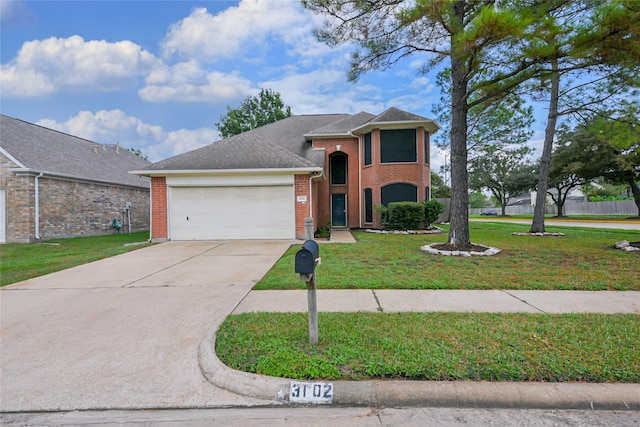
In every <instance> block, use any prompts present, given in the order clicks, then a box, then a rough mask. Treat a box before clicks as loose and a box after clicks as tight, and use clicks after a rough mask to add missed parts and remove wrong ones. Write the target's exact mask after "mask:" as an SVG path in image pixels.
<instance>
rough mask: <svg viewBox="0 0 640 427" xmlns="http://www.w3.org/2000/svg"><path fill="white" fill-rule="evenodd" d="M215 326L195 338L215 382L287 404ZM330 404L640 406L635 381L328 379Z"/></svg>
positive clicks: (281, 390)
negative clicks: (227, 349)
mask: <svg viewBox="0 0 640 427" xmlns="http://www.w3.org/2000/svg"><path fill="white" fill-rule="evenodd" d="M216 332H217V330H212V331H211V332H209V333H208V334H207V335H206V336H205V337H204V338H203V339H202V341H200V345H199V346H198V362H199V364H200V369H201V371H202V373H203V375H204V376H205V377H206V378H207V380H208V381H209V382H210V383H211V384H213V385H215V386H216V387H219V388H222V389H225V390H228V391H231V392H234V393H236V394H240V395H243V396H248V397H253V398H258V399H263V400H269V401H271V402H272V404H290V405H294V404H296V403H292V402H290V401H289V387H290V384H291V381H292V380H290V379H287V378H277V377H270V376H265V375H257V374H252V373H248V372H242V371H237V370H235V369H231V368H229V367H228V366H226V365H225V364H223V363H222V362H221V361H220V359H218V356H217V355H216V353H215V340H216ZM333 390H334V392H333V400H332V402H331V403H330V404H333V405H342V406H426V407H456V408H513V409H600V410H640V384H610V383H543V382H531V383H519V382H488V381H410V380H372V381H334V382H333Z"/></svg>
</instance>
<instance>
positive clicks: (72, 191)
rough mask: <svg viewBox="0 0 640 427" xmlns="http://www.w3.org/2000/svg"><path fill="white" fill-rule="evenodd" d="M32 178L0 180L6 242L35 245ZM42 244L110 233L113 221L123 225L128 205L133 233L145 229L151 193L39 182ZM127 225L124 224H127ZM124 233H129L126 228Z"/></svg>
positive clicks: (44, 179) (68, 182)
mask: <svg viewBox="0 0 640 427" xmlns="http://www.w3.org/2000/svg"><path fill="white" fill-rule="evenodd" d="M35 181H36V176H35V175H34V174H28V175H23V176H15V175H10V174H8V175H7V176H5V178H4V183H5V188H6V209H7V211H6V217H7V218H6V240H7V242H22V243H27V242H33V241H35V240H37V239H36V231H37V230H36V225H35V221H36V208H35V199H36V198H35V193H36V191H35ZM38 181H39V183H38V187H39V203H40V215H39V226H40V230H39V233H40V238H41V239H42V240H48V239H54V238H68V237H78V236H96V235H102V234H110V233H114V232H115V230H114V229H113V228H112V221H113V219H114V218H116V217H118V218H119V220H120V221H121V223H123V215H124V213H123V212H122V208H124V207H125V203H126V202H131V203H132V209H131V231H144V230H148V229H149V191H148V190H146V189H135V188H129V187H118V186H110V185H103V184H96V183H87V182H81V181H71V180H63V179H56V178H50V177H47V176H46V175H45V176H43V177H41V178H39V180H38ZM125 223H126V222H125ZM125 231H128V227H127V228H126V230H125Z"/></svg>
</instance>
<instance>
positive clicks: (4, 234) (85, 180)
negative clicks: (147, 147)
mask: <svg viewBox="0 0 640 427" xmlns="http://www.w3.org/2000/svg"><path fill="white" fill-rule="evenodd" d="M149 164H150V163H149V162H148V161H146V160H144V159H142V158H140V157H138V156H136V155H135V154H133V153H132V152H130V151H128V150H125V149H123V148H120V147H119V146H118V145H105V144H97V143H95V142H92V141H88V140H86V139H82V138H78V137H75V136H72V135H68V134H65V133H62V132H58V131H55V130H52V129H47V128H45V127H42V126H38V125H35V124H33V123H28V122H25V121H22V120H19V119H15V118H12V117H8V116H5V115H0V165H1V167H0V242H2V243H5V242H19V243H27V242H33V241H38V240H41V239H42V240H46V239H52V238H61V237H75V236H90V235H100V234H107V233H113V232H115V230H114V229H113V227H112V222H113V219H114V218H119V219H120V222H121V223H122V221H123V220H124V221H125V223H124V224H125V225H126V228H127V231H128V228H129V227H128V225H129V224H128V222H127V221H128V218H129V217H130V218H131V220H130V222H131V229H132V231H134V230H148V229H149V216H150V210H149V188H150V185H149V180H148V179H146V178H145V179H141V178H140V177H138V176H135V175H131V174H129V173H128V171H130V170H132V169H141V168H145V167H147V166H148V165H149ZM128 202H129V203H131V209H130V210H129V211H128V212H126V215H125V213H124V212H123V209H124V208H126V206H127V203H128ZM123 217H124V218H123Z"/></svg>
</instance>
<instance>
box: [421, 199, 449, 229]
mask: <svg viewBox="0 0 640 427" xmlns="http://www.w3.org/2000/svg"><path fill="white" fill-rule="evenodd" d="M445 209H446V207H445V205H444V204H442V203H440V202H439V201H437V200H429V201H428V202H424V227H425V228H429V227H430V226H431V225H432V224H433V223H434V222H436V221H437V220H438V217H439V216H440V214H441V213H442V212H444V210H445Z"/></svg>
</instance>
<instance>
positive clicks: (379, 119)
mask: <svg viewBox="0 0 640 427" xmlns="http://www.w3.org/2000/svg"><path fill="white" fill-rule="evenodd" d="M418 126H422V127H424V128H425V129H426V130H427V131H429V132H431V133H435V132H437V131H438V129H440V126H439V125H438V124H437V123H436V122H435V121H433V120H431V119H427V118H426V117H422V116H418V115H417V114H413V113H409V112H407V111H403V110H400V109H398V108H395V107H391V108H388V109H386V110H385V111H383V112H382V113H380V114H378V115H377V116H376V117H374V118H373V119H371V120H370V121H368V122H367V123H364V124H363V125H362V126H358V127H356V128H354V129H352V130H351V132H352V133H353V134H354V135H360V134H363V133H367V132H371V130H372V129H375V128H379V127H384V128H385V129H402V128H406V127H418Z"/></svg>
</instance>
